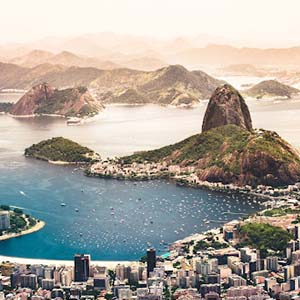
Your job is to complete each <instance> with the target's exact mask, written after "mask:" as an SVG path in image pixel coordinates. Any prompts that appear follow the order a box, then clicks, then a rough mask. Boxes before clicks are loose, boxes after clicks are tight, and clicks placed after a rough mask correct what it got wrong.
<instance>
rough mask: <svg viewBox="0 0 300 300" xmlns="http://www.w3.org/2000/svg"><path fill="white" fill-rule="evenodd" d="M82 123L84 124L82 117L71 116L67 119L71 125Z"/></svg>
mask: <svg viewBox="0 0 300 300" xmlns="http://www.w3.org/2000/svg"><path fill="white" fill-rule="evenodd" d="M80 124H82V119H81V118H76V117H74V118H69V119H68V120H67V125H70V126H72V125H80Z"/></svg>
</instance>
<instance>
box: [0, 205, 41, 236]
mask: <svg viewBox="0 0 300 300" xmlns="http://www.w3.org/2000/svg"><path fill="white" fill-rule="evenodd" d="M0 210H6V211H10V227H9V228H8V229H6V230H2V231H0V235H3V234H4V233H19V232H21V231H24V230H27V229H29V228H31V227H33V226H34V225H35V224H36V223H37V222H38V220H37V219H35V218H33V217H32V216H30V215H28V214H24V212H23V210H22V209H20V208H14V209H13V210H12V209H11V208H10V207H9V206H8V205H0Z"/></svg>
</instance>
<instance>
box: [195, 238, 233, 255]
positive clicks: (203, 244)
mask: <svg viewBox="0 0 300 300" xmlns="http://www.w3.org/2000/svg"><path fill="white" fill-rule="evenodd" d="M227 247H228V244H227V243H221V242H219V241H217V240H215V239H214V238H213V237H209V238H206V239H204V240H200V241H198V242H197V243H196V245H195V246H194V249H193V252H194V254H195V253H197V252H198V251H203V250H207V249H208V248H214V249H216V250H218V249H223V248H227Z"/></svg>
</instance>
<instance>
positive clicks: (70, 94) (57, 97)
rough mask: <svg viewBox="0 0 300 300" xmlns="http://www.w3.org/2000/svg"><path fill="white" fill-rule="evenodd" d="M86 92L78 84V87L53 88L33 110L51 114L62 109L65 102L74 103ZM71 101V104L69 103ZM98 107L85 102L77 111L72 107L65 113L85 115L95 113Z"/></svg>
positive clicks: (70, 115)
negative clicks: (47, 96) (45, 98)
mask: <svg viewBox="0 0 300 300" xmlns="http://www.w3.org/2000/svg"><path fill="white" fill-rule="evenodd" d="M86 92H87V88H86V87H83V86H80V87H78V88H68V89H64V90H55V91H54V93H53V95H51V96H50V97H49V99H48V100H47V101H44V102H41V103H40V105H39V107H38V108H37V109H36V110H35V113H37V114H53V113H56V112H58V111H61V110H63V109H64V107H65V106H66V104H67V105H68V106H72V105H74V104H75V103H76V102H77V101H78V100H79V99H80V97H81V95H83V94H84V93H86ZM69 103H71V104H69ZM97 112H98V108H97V107H96V106H93V105H89V104H88V103H86V104H85V105H84V106H82V108H81V109H80V110H79V111H75V110H74V109H70V110H68V111H67V112H66V113H65V115H66V116H68V117H72V116H81V117H83V116H87V115H90V114H96V113H97Z"/></svg>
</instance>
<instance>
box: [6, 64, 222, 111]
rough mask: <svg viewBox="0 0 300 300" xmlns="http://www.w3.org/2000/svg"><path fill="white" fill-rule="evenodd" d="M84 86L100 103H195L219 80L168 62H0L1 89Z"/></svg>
mask: <svg viewBox="0 0 300 300" xmlns="http://www.w3.org/2000/svg"><path fill="white" fill-rule="evenodd" d="M43 82H47V83H48V84H50V85H51V86H54V87H56V88H59V89H62V88H70V87H74V86H87V87H88V88H89V89H90V90H91V91H93V94H95V95H96V96H97V98H98V99H99V100H100V101H101V102H102V103H127V104H141V103H157V104H164V105H165V104H171V105H176V106H178V105H188V106H190V105H194V104H197V103H199V100H201V99H208V98H209V96H210V95H211V93H212V92H213V91H214V89H215V88H216V87H217V86H218V85H219V84H220V83H221V81H219V80H217V79H215V78H213V77H211V76H209V75H208V74H206V73H204V72H201V71H192V72H191V71H188V70H187V69H185V68H184V67H182V66H179V65H176V66H169V67H165V68H161V69H158V70H156V71H151V72H150V71H149V72H143V71H137V70H131V69H114V70H100V69H96V68H83V67H67V66H62V65H52V64H42V65H38V66H36V67H33V68H26V67H20V66H18V65H14V64H3V63H2V64H0V89H25V90H27V89H30V88H31V87H32V86H35V85H37V84H40V83H43Z"/></svg>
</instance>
